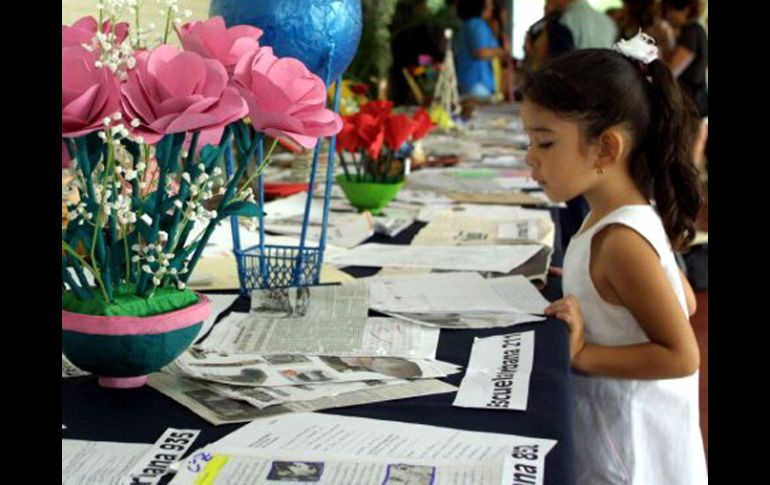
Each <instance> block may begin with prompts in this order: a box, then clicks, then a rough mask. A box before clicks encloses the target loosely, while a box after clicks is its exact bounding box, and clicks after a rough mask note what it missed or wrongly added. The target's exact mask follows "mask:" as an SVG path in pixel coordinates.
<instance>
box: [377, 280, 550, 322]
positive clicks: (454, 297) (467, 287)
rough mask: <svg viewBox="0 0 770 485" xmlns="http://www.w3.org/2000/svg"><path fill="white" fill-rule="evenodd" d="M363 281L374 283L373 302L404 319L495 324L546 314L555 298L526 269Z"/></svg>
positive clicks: (540, 318)
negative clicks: (546, 295)
mask: <svg viewBox="0 0 770 485" xmlns="http://www.w3.org/2000/svg"><path fill="white" fill-rule="evenodd" d="M362 281H367V282H369V284H370V291H371V294H372V297H371V302H372V303H371V304H372V308H375V309H377V310H378V311H381V312H382V313H385V314H387V315H390V316H392V317H394V318H399V319H403V320H404V321H408V322H414V323H418V324H421V325H427V326H434V327H440V328H496V327H507V326H511V325H517V324H520V323H528V322H539V321H543V320H545V318H544V317H543V316H542V313H543V310H545V308H546V307H547V306H548V305H549V304H550V303H549V302H548V300H546V299H545V298H544V297H543V296H542V295H541V294H540V292H539V291H538V290H537V288H535V286H534V285H533V284H532V283H530V282H529V280H528V279H527V278H525V277H524V276H521V275H516V276H504V277H499V278H487V279H483V278H481V277H480V276H479V275H478V274H476V273H428V274H412V275H408V274H406V275H389V276H375V277H371V278H364V279H362ZM496 302H497V303H496ZM496 304H497V305H501V306H496Z"/></svg>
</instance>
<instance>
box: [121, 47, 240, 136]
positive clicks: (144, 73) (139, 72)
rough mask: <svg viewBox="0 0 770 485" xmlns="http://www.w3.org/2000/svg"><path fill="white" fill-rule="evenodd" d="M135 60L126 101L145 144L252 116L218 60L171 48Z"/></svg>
mask: <svg viewBox="0 0 770 485" xmlns="http://www.w3.org/2000/svg"><path fill="white" fill-rule="evenodd" d="M135 57H136V67H135V68H134V69H132V70H131V71H130V72H129V75H128V80H127V81H126V82H125V84H123V86H122V88H121V91H122V94H123V98H122V103H123V110H124V112H125V114H126V118H127V123H129V124H130V125H131V126H132V130H133V134H134V135H136V136H141V137H142V138H144V141H145V143H150V144H152V143H156V142H157V141H158V140H160V139H161V138H162V137H163V135H166V134H169V133H180V132H184V131H195V130H217V129H220V130H221V129H223V127H224V126H225V125H227V124H228V123H231V122H233V121H236V120H238V119H240V118H243V117H244V116H245V115H246V113H248V108H247V106H246V103H245V102H244V101H243V99H242V98H241V96H240V95H239V94H238V91H237V90H236V89H235V88H233V87H228V86H227V81H228V77H227V72H226V71H225V68H224V67H223V66H222V64H221V63H220V62H219V61H216V60H213V59H204V58H203V57H201V56H200V55H198V54H196V53H194V52H181V51H178V50H177V49H176V48H175V47H173V46H170V45H161V46H159V47H156V48H155V49H154V50H153V51H152V52H146V51H142V52H139V53H138V54H136V56H135ZM135 120H136V121H135ZM137 123H138V126H133V125H136V124H137Z"/></svg>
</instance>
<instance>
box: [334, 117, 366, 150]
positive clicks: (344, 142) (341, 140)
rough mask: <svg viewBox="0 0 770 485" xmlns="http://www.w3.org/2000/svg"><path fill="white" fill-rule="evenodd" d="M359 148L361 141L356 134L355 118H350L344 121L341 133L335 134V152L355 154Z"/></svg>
mask: <svg viewBox="0 0 770 485" xmlns="http://www.w3.org/2000/svg"><path fill="white" fill-rule="evenodd" d="M359 148H361V139H360V138H359V136H358V134H357V133H356V124H355V118H354V117H352V116H351V117H349V118H346V119H345V124H344V125H342V131H340V132H339V133H338V134H337V152H342V151H346V152H348V153H355V152H357V151H358V149H359Z"/></svg>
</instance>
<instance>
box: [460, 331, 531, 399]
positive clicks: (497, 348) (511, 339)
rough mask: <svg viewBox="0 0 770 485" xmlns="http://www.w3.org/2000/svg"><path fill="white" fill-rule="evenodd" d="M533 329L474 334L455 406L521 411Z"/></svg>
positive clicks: (527, 385)
mask: <svg viewBox="0 0 770 485" xmlns="http://www.w3.org/2000/svg"><path fill="white" fill-rule="evenodd" d="M534 353H535V332H534V331H529V332H522V333H511V334H507V335H496V336H494V337H487V338H477V339H476V340H475V341H474V342H473V348H472V349H471V356H470V360H469V362H468V369H467V371H466V373H465V376H464V377H463V381H462V382H461V383H460V390H459V391H458V392H457V397H456V398H455V400H454V403H453V404H454V405H455V406H460V407H464V408H481V409H508V410H519V411H525V410H526V409H527V397H528V396H529V378H530V375H531V374H532V361H533V358H534Z"/></svg>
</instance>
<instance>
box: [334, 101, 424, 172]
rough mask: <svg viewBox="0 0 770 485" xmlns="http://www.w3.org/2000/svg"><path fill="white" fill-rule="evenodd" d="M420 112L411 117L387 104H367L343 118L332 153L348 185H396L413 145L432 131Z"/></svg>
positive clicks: (405, 170) (406, 165) (378, 102)
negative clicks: (337, 156) (339, 164)
mask: <svg viewBox="0 0 770 485" xmlns="http://www.w3.org/2000/svg"><path fill="white" fill-rule="evenodd" d="M434 126H435V125H434V124H433V122H432V121H431V119H430V116H429V115H428V113H426V112H425V110H423V109H422V108H420V109H418V110H417V112H416V113H415V114H414V115H413V116H408V115H406V114H397V113H394V112H393V103H392V102H390V101H370V102H368V103H366V104H365V105H363V106H362V107H361V110H360V111H359V112H358V113H356V114H353V115H349V116H345V117H344V125H343V127H342V131H341V132H340V133H339V135H338V136H337V147H336V150H337V152H338V153H339V156H340V161H341V162H342V169H343V171H344V172H345V178H346V180H348V181H351V182H352V181H358V182H364V181H367V182H378V183H396V182H400V181H402V180H404V177H405V176H406V175H407V174H408V171H409V156H410V154H411V152H412V149H413V146H414V145H413V143H414V142H415V141H417V140H419V139H420V138H422V137H424V136H425V135H427V134H428V133H430V131H431V130H432V129H433V128H434Z"/></svg>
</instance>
